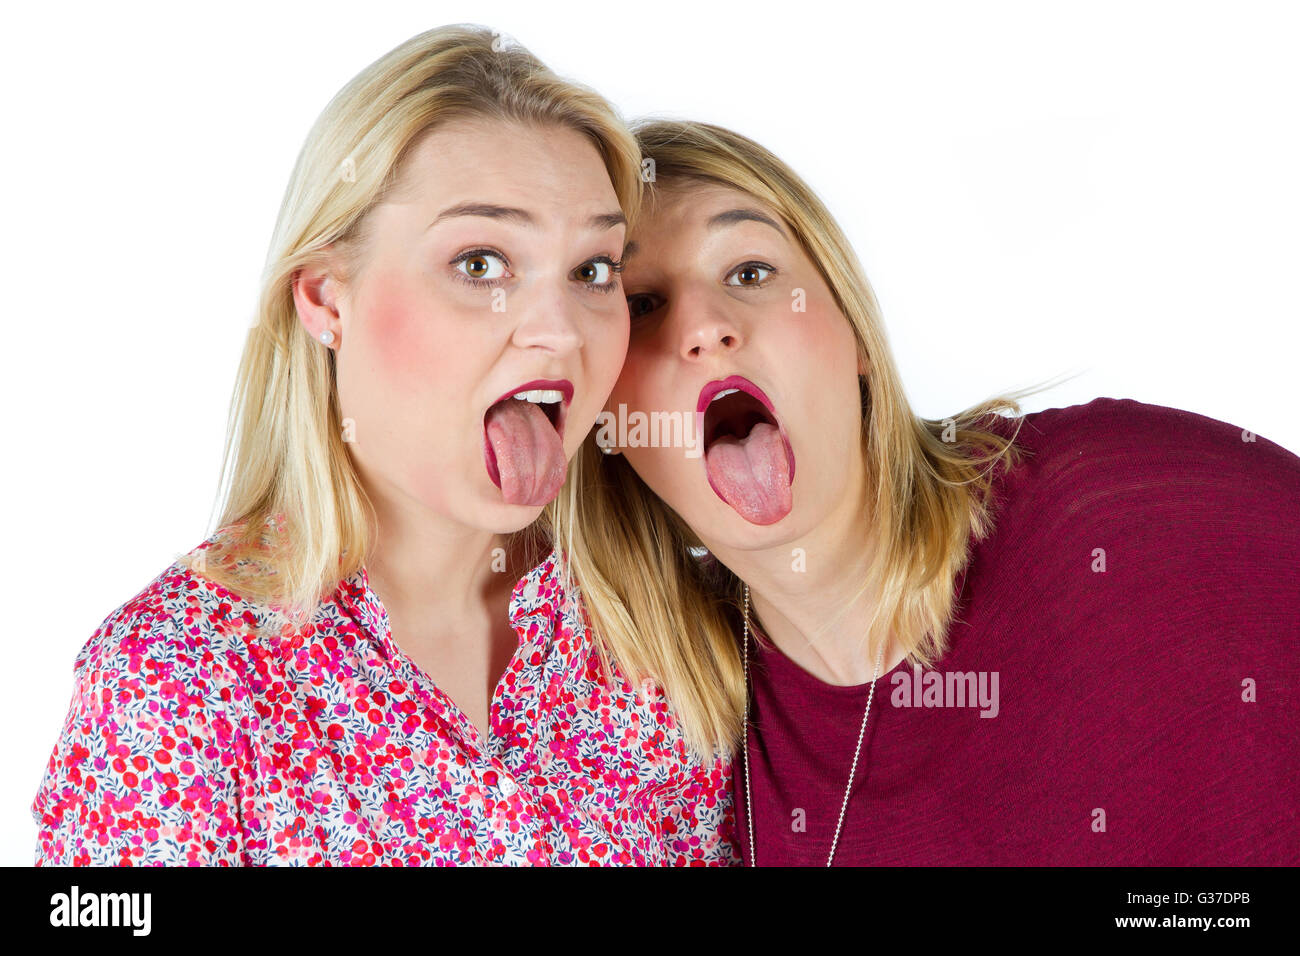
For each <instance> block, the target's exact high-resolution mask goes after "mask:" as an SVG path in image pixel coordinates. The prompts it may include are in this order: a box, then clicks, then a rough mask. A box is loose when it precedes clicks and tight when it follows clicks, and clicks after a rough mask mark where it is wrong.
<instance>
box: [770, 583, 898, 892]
mask: <svg viewBox="0 0 1300 956" xmlns="http://www.w3.org/2000/svg"><path fill="white" fill-rule="evenodd" d="M885 643H888V642H885ZM884 656H885V644H881V645H880V651H879V652H878V653H877V654H876V673H875V674H874V675H873V676H872V678H871V690H870V691H869V692H868V693H867V709H866V711H865V712H864V713H863V715H862V727H861V728H859V730H858V745H857V746H856V747H854V748H853V766H852V767H850V768H849V782H848V783H847V784H846V785H845V787H844V802H843V803H841V804H840V818H839V820H838V821H837V822H836V824H835V838H834V839H833V840H831V852H830V855H829V856H827V857H826V865H827V866H830V865H831V861H832V860H834V859H835V848H836V847H837V846H839V842H840V828H841V827H843V826H844V811H845V810H847V809H848V808H849V795H850V794H851V793H852V792H853V778H854V777H855V776H857V772H858V755H859V754H860V753H861V752H862V738H863V736H864V735H865V734H866V732H867V717H869V716H870V715H871V699H872V698H873V697H875V696H876V679H877V678H878V677H880V662H881V660H882V659H883V658H884ZM752 697H753V692H752V691H751V690H750V684H749V585H748V584H746V585H745V820H746V822H747V823H748V824H749V865H750V866H757V865H758V863H757V860H758V857H757V855H756V853H755V850H754V805H753V802H752V801H751V800H750V796H749V707H750V702H751V698H752Z"/></svg>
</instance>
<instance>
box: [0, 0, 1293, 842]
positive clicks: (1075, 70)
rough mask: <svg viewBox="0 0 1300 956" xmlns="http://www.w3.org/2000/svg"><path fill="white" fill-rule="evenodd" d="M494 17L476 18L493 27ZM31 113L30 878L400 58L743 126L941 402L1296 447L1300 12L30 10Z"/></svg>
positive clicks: (24, 816)
mask: <svg viewBox="0 0 1300 956" xmlns="http://www.w3.org/2000/svg"><path fill="white" fill-rule="evenodd" d="M488 17H490V18H491V19H479V18H488ZM5 19H6V21H7V22H6V26H5V29H4V36H3V38H0V90H3V93H0V96H2V97H3V107H4V112H3V120H4V122H3V133H2V134H0V135H3V137H4V142H3V147H4V148H3V169H4V172H5V175H4V181H3V195H4V198H5V207H6V209H5V212H6V217H5V218H6V222H5V224H4V225H5V227H4V229H3V238H2V239H0V243H3V250H2V251H3V258H2V259H0V261H2V262H3V264H4V287H3V294H4V304H5V312H6V314H5V315H4V317H3V334H4V341H3V348H0V354H2V355H3V361H4V375H3V377H2V379H0V388H3V396H2V399H3V415H4V424H5V436H6V438H7V441H6V443H5V456H6V465H5V468H4V470H3V482H4V489H3V490H4V500H5V502H6V505H7V514H6V515H5V520H4V528H5V541H6V545H5V547H4V548H3V559H2V560H3V576H2V580H3V587H4V594H3V595H2V596H0V597H2V598H3V601H4V606H3V614H4V632H3V639H4V641H5V646H6V648H7V657H8V660H7V666H6V668H5V685H6V686H5V687H4V692H3V694H2V695H0V700H2V701H3V704H2V705H0V706H2V707H3V710H2V711H0V726H3V728H4V729H5V733H4V735H3V747H4V755H3V760H4V762H3V767H4V771H3V783H2V784H0V863H3V864H20V865H26V864H29V863H30V862H31V860H32V858H33V854H34V846H35V826H34V824H33V823H32V820H31V817H30V813H29V809H28V808H29V806H30V803H31V799H32V797H33V796H34V795H35V792H36V789H37V786H38V785H39V783H40V778H41V774H42V772H43V769H44V765H45V762H46V760H47V759H48V757H49V754H50V750H51V749H52V747H53V745H54V742H55V740H56V738H57V736H58V733H59V729H60V726H61V723H62V720H63V717H64V714H65V712H66V708H67V706H68V702H69V698H70V696H71V692H72V663H73V659H74V657H75V655H76V653H77V651H78V650H79V649H80V648H81V646H82V644H83V643H84V642H85V640H86V639H87V638H88V637H89V636H90V634H91V632H92V631H93V630H94V629H95V627H96V626H97V625H98V624H99V622H100V621H102V620H103V619H104V618H105V617H106V616H107V615H108V614H109V613H110V612H111V611H113V609H114V608H116V607H118V606H120V605H121V604H123V603H124V602H125V601H127V600H128V599H129V598H130V597H131V596H132V595H134V594H136V593H137V592H138V591H139V590H140V589H141V588H143V587H144V586H145V585H146V584H147V583H148V582H149V581H150V579H152V578H153V577H154V576H155V575H156V574H158V573H159V572H160V571H161V570H162V569H163V568H164V567H166V565H167V564H169V563H170V562H171V561H172V559H173V558H174V557H175V556H176V555H177V553H178V552H182V551H187V550H189V549H190V548H192V547H194V546H195V545H196V544H198V543H199V542H200V541H201V540H202V539H203V538H204V537H205V536H206V535H207V534H208V533H209V532H210V530H211V528H210V525H209V521H210V519H211V518H212V517H213V513H212V512H213V505H214V498H215V495H216V491H217V478H218V471H219V467H220V456H221V450H222V441H223V437H224V427H225V417H226V410H227V405H228V402H229V398H230V392H231V388H232V385H233V381H234V375H235V369H236V365H237V362H238V358H239V354H240V351H241V349H242V346H243V342H244V336H245V333H246V330H247V328H248V326H249V323H250V321H251V319H252V310H253V307H254V302H255V297H256V291H257V280H258V277H259V275H260V272H261V268H262V264H263V258H264V256H265V252H266V247H267V243H268V241H269V238H270V234H271V229H272V225H273V222H274V217H275V214H276V211H277V210H278V208H279V203H280V199H281V195H282V192H283V190H284V187H285V184H286V182H287V180H288V176H289V172H290V169H291V167H292V165H293V162H294V159H295V157H296V155H297V152H298V149H299V147H300V146H301V144H302V141H303V138H304V137H305V135H306V133H307V130H308V128H309V127H310V125H311V123H312V122H313V120H314V119H315V118H316V116H317V115H318V114H319V112H320V111H321V110H322V109H323V108H324V106H325V104H326V102H327V101H328V100H329V98H330V97H331V96H332V95H333V94H334V93H335V92H336V91H337V90H338V89H339V88H340V87H341V86H342V85H343V84H344V83H345V82H346V81H347V80H348V79H350V78H351V77H352V76H353V75H355V74H356V73H357V72H359V71H360V70H361V69H362V68H363V67H365V66H366V65H367V64H369V63H370V62H372V61H373V60H375V59H377V58H378V57H379V56H381V55H382V54H384V53H385V52H387V51H388V50H389V49H391V48H392V47H394V46H396V45H398V44H399V43H401V42H403V41H404V40H406V39H407V38H409V37H411V36H413V35H414V34H416V33H419V32H421V31H423V30H425V29H428V28H430V27H433V26H437V25H439V24H442V23H449V22H458V21H464V20H477V22H483V23H486V24H487V25H489V26H492V27H495V28H497V29H499V30H501V31H502V32H504V33H507V34H509V35H511V36H513V37H514V38H516V39H517V40H518V41H519V42H521V43H523V44H524V45H525V46H528V47H529V48H530V49H532V51H533V52H534V53H536V54H537V55H538V56H540V57H541V58H542V59H543V60H544V61H546V62H547V63H548V64H549V65H550V66H551V67H552V68H553V69H555V70H557V71H558V72H560V73H562V74H565V75H568V76H571V77H573V78H575V79H578V80H581V81H583V82H585V83H587V84H589V85H592V86H594V87H595V88H597V89H598V90H600V91H601V92H602V93H604V94H605V95H606V96H608V97H609V98H610V99H611V100H612V101H613V102H614V103H615V104H617V105H618V106H619V108H620V109H621V110H622V111H623V113H624V115H625V116H627V117H628V118H633V117H637V116H641V115H645V114H648V113H654V114H658V115H666V116H683V117H687V118H693V119H700V120H706V121H710V122H715V123H720V124H722V125H725V126H730V127H733V128H735V129H737V130H738V131H740V132H742V133H745V134H746V135H748V136H751V137H752V138H754V139H757V140H758V141H759V142H761V143H763V144H764V145H766V146H768V147H769V148H771V149H772V150H773V151H775V152H776V153H777V154H778V155H779V156H781V157H782V158H784V159H785V160H786V161H787V162H789V163H790V164H791V165H792V166H793V167H794V168H795V169H796V170H797V171H799V172H800V173H801V174H802V175H803V176H804V177H805V178H806V179H807V180H808V181H809V182H810V183H811V185H812V186H813V188H814V189H816V190H817V191H818V192H819V193H820V194H821V196H822V197H823V198H824V199H825V200H826V202H827V204H828V206H829V207H830V209H831V210H832V212H833V213H834V214H835V215H836V216H837V218H838V219H839V220H840V222H841V224H842V225H843V226H844V227H845V230H846V231H847V233H848V234H849V237H850V239H851V240H852V241H853V243H854V245H855V247H856V248H857V250H858V253H859V255H860V257H861V259H862V261H863V263H864V265H865V267H866V271H867V274H868V276H869V277H870V279H871V281H872V283H873V285H874V288H875V290H876V293H877V295H878V297H879V299H880V302H881V305H882V307H883V310H884V315H885V319H886V322H887V326H888V330H889V333H890V336H891V338H892V343H893V347H894V349H895V353H896V357H897V359H898V361H899V364H900V366H901V370H902V374H903V378H904V381H905V382H906V384H907V387H908V390H909V394H910V396H911V399H912V401H913V403H914V405H915V407H916V409H917V411H918V412H920V413H921V414H923V415H926V416H928V417H942V416H944V415H946V414H949V413H951V412H954V411H957V410H959V409H961V408H965V407H967V406H969V405H971V404H973V403H975V402H977V401H979V400H981V399H983V398H985V397H988V396H990V395H993V394H995V393H998V392H1002V391H1005V390H1007V389H1009V388H1013V387H1017V386H1021V385H1026V384H1029V383H1032V382H1037V381H1040V380H1043V379H1048V378H1051V377H1054V376H1058V375H1063V374H1070V373H1081V374H1079V375H1078V377H1076V378H1074V379H1073V380H1071V381H1069V382H1068V383H1067V384H1065V385H1063V386H1061V387H1059V388H1057V389H1055V390H1053V391H1051V392H1048V393H1046V394H1043V395H1039V396H1036V397H1035V398H1033V399H1032V400H1030V401H1029V402H1028V403H1027V404H1028V408H1029V409H1030V410H1037V409H1041V408H1045V407H1052V406H1061V405H1071V404H1076V403H1079V402H1086V401H1088V400H1090V399H1091V398H1094V397H1096V396H1098V395H1108V396H1113V397H1120V398H1136V399H1139V400H1141V401H1145V402H1151V403H1156V404H1162V405H1172V406H1177V407H1181V408H1187V409H1191V410H1193V411H1197V412H1200V413H1202V414H1205V415H1209V416H1211V417H1214V418H1219V419H1222V420H1224V421H1229V422H1232V423H1234V424H1236V425H1239V426H1241V427H1243V428H1249V429H1251V430H1253V431H1255V432H1257V433H1258V434H1260V435H1262V436H1264V437H1266V438H1269V439H1272V440H1274V441H1276V442H1278V443H1280V444H1282V445H1284V446H1286V447H1287V448H1290V449H1291V450H1293V451H1300V421H1297V416H1296V412H1295V402H1294V400H1295V398H1296V396H1297V386H1296V362H1297V354H1298V350H1297V344H1298V343H1300V336H1298V335H1297V331H1296V329H1297V323H1298V321H1300V309H1298V308H1297V304H1296V298H1297V297H1296V280H1297V278H1298V277H1300V276H1298V272H1300V270H1297V262H1300V257H1298V256H1297V252H1298V251H1300V248H1298V247H1300V239H1298V238H1297V236H1298V233H1297V223H1300V189H1298V187H1297V177H1296V170H1297V169H1300V103H1298V102H1297V100H1298V99H1300V95H1298V92H1297V91H1300V57H1297V55H1296V50H1297V49H1300V5H1297V4H1292V3H1261V2H1243V0H1234V2H1231V3H1229V2H1218V3H1191V2H1181V3H1155V2H1134V0H1126V2H1122V3H1111V2H1096V0H1091V2H1086V3H1084V2H1080V3H1052V2H1035V3H1005V2H1003V3H987V2H986V3H974V2H967V3H917V2H907V3H903V2H896V3H853V4H849V3H845V4H844V5H843V6H842V8H839V9H837V8H836V7H834V6H832V5H829V4H821V3H806V2H801V3H792V4H790V5H788V6H787V5H770V6H769V5H762V4H758V3H752V2H751V3H744V4H722V3H718V4H705V3H700V2H692V3H670V2H659V0H656V2H654V3H645V4H639V3H633V4H623V3H590V2H588V3H551V2H546V3H539V2H519V3H514V2H505V0H497V2H494V3H490V4H464V3H445V2H427V0H426V2H418V3H381V2H369V0H368V2H364V3H357V2H345V3H324V2H320V0H313V2H310V3H265V2H262V3H256V4H248V5H247V6H241V5H239V4H234V3H226V4H223V5H222V6H221V7H220V9H218V8H215V7H214V8H212V10H211V11H210V12H209V13H207V14H202V13H198V12H194V11H191V10H189V9H184V10H181V9H178V8H177V7H176V6H175V5H167V6H163V5H158V6H143V5H124V6H122V5H115V6H113V7H111V8H110V7H107V6H91V5H89V4H86V5H84V6H79V5H77V4H59V5H58V6H57V7H56V6H53V5H39V6H38V5H35V4H25V5H23V7H22V9H21V12H16V11H15V10H10V11H8V12H7V14H6V18H5Z"/></svg>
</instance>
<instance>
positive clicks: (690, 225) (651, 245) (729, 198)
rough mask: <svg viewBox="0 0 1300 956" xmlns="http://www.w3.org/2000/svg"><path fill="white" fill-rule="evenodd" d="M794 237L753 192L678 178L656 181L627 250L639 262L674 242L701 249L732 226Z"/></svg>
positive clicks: (772, 236)
mask: <svg viewBox="0 0 1300 956" xmlns="http://www.w3.org/2000/svg"><path fill="white" fill-rule="evenodd" d="M733 230H734V231H735V232H737V233H742V232H743V233H745V234H750V235H752V234H753V232H752V230H757V231H758V234H760V235H761V234H767V235H768V236H770V238H773V239H777V238H780V239H785V240H788V239H789V232H788V227H787V226H785V225H784V224H783V222H782V217H781V216H780V214H778V213H777V212H776V211H775V210H773V209H772V208H771V207H770V206H768V205H767V204H766V203H763V202H762V201H760V200H758V199H755V198H754V197H753V196H751V195H750V194H749V193H747V192H744V191H742V190H740V189H735V188H733V187H730V186H724V185H721V184H717V183H707V182H698V181H694V180H678V181H670V182H663V183H659V184H657V185H656V186H655V187H654V189H653V191H652V192H650V193H648V194H647V196H646V199H645V200H644V203H643V205H642V207H641V214H640V216H639V218H638V219H637V225H636V228H635V229H634V230H633V231H632V233H631V234H630V235H629V237H628V239H629V242H628V247H627V252H628V254H629V255H630V256H632V257H633V258H632V261H633V262H635V261H636V258H637V257H638V255H640V257H642V261H644V259H645V258H648V257H649V255H652V254H653V253H654V252H655V251H656V250H662V249H664V248H665V247H667V246H670V245H674V244H677V245H681V244H687V245H689V246H690V247H691V248H693V249H696V250H701V249H702V248H703V247H702V242H703V241H705V240H706V239H711V238H712V237H713V236H715V235H716V236H723V235H725V234H726V233H727V232H729V231H733Z"/></svg>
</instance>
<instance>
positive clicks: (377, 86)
mask: <svg viewBox="0 0 1300 956" xmlns="http://www.w3.org/2000/svg"><path fill="white" fill-rule="evenodd" d="M456 119H489V120H491V119H499V120H503V121H510V122H518V123H527V124H540V125H558V126H561V127H565V128H569V129H572V130H576V131H577V132H579V133H581V134H583V135H584V136H586V137H587V138H588V139H589V140H590V141H591V143H592V144H593V145H594V146H595V148H596V149H597V151H598V152H599V154H600V156H601V158H602V160H603V161H604V165H605V168H606V170H607V171H608V172H609V177H610V180H611V182H612V184H613V187H614V191H615V193H616V194H617V197H618V202H619V205H620V207H621V208H622V210H623V213H624V215H626V216H627V217H628V220H629V223H631V222H632V221H633V219H634V217H635V215H636V212H637V209H638V207H639V205H640V198H641V191H642V179H641V175H640V152H639V150H638V149H637V146H636V142H635V140H634V139H633V138H632V135H631V133H630V132H629V131H628V129H627V127H626V126H625V125H624V124H623V121H622V120H621V118H620V117H619V115H618V113H617V111H616V110H615V109H614V108H613V107H612V106H611V105H610V104H609V103H608V102H607V101H606V100H604V99H603V98H602V97H601V96H600V95H598V94H597V93H595V92H594V91H592V90H591V89H589V88H587V87H585V86H581V85H579V84H576V83H573V82H571V81H569V80H566V79H563V78H561V77H559V76H557V75H556V74H554V73H552V72H551V71H550V70H549V69H548V68H547V67H546V66H545V65H544V64H543V63H541V62H540V61H539V60H538V59H537V58H536V57H534V56H533V55H532V54H531V53H529V52H528V51H527V50H526V49H524V48H523V47H521V46H519V45H517V44H514V43H511V42H508V41H505V40H504V39H503V38H501V37H498V36H497V35H496V34H495V33H494V32H493V31H490V30H488V29H486V28H484V27H477V26H472V25H455V26H447V27H440V28H437V29H433V30H429V31H427V32H424V33H421V34H419V35H417V36H415V37H412V38H411V39H410V40H408V41H406V42H405V43H403V44H401V45H400V46H398V47H396V48H395V49H393V50H392V51H390V52H389V53H387V54H385V55H384V56H382V57H380V58H379V59H378V60H376V61H375V62H374V63H372V64H371V65H370V66H368V67H366V68H365V69H364V70H362V71H361V72H360V73H359V74H358V75H357V76H356V77H354V78H353V79H352V80H351V81H350V82H349V83H348V84H347V85H346V86H344V87H343V89H342V90H340V91H339V92H338V94H336V95H335V96H334V98H333V99H332V100H331V101H330V103H329V104H328V105H327V106H326V108H325V110H324V111H323V112H322V113H321V115H320V117H319V118H318V119H317V120H316V122H315V124H314V125H313V126H312V129H311V131H310V132H309V133H308V136H307V139H306V142H305V143H304V145H303V147H302V151H301V152H300V153H299V155H298V160H297V162H296V164H295V166H294V169H293V174H292V176H291V177H290V179H289V184H288V188H287V189H286V190H285V194H284V199H283V202H282V204H281V206H280V213H279V217H278V219H277V221H276V226H275V231H274V234H273V236H272V239H271V245H270V249H269V251H268V254H267V260H266V267H265V270H264V272H263V275H262V282H261V292H260V296H259V299H258V304H257V316H256V318H257V321H256V323H255V324H254V326H253V328H252V329H251V330H250V332H249V334H248V341H247V343H246V345H245V347H244V353H243V358H242V360H241V362H240V366H239V372H238V376H237V379H236V383H235V391H234V397H233V399H232V401H231V408H230V420H229V430H228V433H227V439H226V448H225V456H224V463H223V467H222V482H221V484H222V485H223V486H224V485H225V484H226V479H227V475H228V476H229V487H228V489H227V491H226V494H225V503H224V507H223V508H222V513H221V517H220V519H219V521H218V522H217V525H218V533H217V534H216V536H215V538H216V540H215V542H213V543H212V544H211V546H210V547H207V548H205V549H202V550H200V551H198V552H197V553H196V554H193V555H192V556H191V557H190V559H189V560H188V561H187V562H186V563H187V564H189V566H190V567H191V568H192V569H194V570H196V571H197V570H201V573H202V574H204V575H205V576H206V577H208V578H210V579H212V580H214V581H216V582H217V583H219V584H221V585H224V586H226V587H228V588H230V589H231V590H232V591H235V592H236V593H238V594H239V595H241V596H242V597H244V598H246V599H248V600H251V601H256V602H259V603H263V604H266V605H269V606H271V607H273V608H275V609H276V610H279V611H281V612H285V613H287V614H288V616H289V617H290V618H293V619H299V620H300V619H301V618H302V617H303V616H305V615H306V614H308V613H309V612H310V611H311V610H312V609H313V608H314V607H315V606H316V605H317V604H318V603H319V601H320V600H321V599H322V597H325V596H327V595H328V593H329V592H330V591H331V590H332V589H333V588H334V587H336V586H337V583H338V581H339V580H341V579H342V578H344V577H347V576H348V575H350V574H352V573H353V572H355V571H356V570H357V569H358V568H359V567H361V566H362V565H363V564H364V563H365V560H366V556H367V553H368V551H369V549H370V548H371V547H372V542H371V540H370V537H371V533H372V532H371V528H372V524H371V522H372V520H373V515H374V512H373V507H372V505H371V503H370V501H369V499H368V498H367V496H366V493H365V490H364V488H363V487H362V484H361V481H360V480H359V477H358V474H357V472H356V471H355V470H354V467H353V464H352V460H351V457H350V456H349V453H348V450H347V447H346V444H345V442H344V440H343V434H342V427H343V423H342V421H341V417H340V409H339V403H338V392H337V389H336V383H335V367H334V352H333V350H331V349H327V348H323V347H321V345H320V344H319V343H317V342H315V341H313V340H312V338H311V336H310V335H309V333H308V332H307V331H306V329H305V328H304V327H303V325H302V323H301V322H300V321H299V320H298V315H297V310H296V308H295V305H294V301H293V291H292V287H293V281H294V277H295V275H296V274H297V273H298V272H299V271H300V270H302V269H304V268H310V267H314V266H317V265H321V264H323V263H324V262H325V261H326V258H325V257H326V253H327V250H326V247H327V246H333V247H334V249H335V250H337V254H338V256H339V258H341V259H342V261H343V273H344V274H343V275H342V276H341V278H342V279H343V281H344V282H346V281H348V278H349V276H351V275H354V274H355V271H354V270H355V269H357V268H358V266H359V264H360V263H361V262H362V261H363V259H364V251H365V247H366V235H365V233H366V228H367V224H368V223H369V221H370V220H369V217H368V215H367V214H368V213H369V212H370V210H371V209H373V208H374V207H375V206H376V205H378V204H379V203H381V202H383V201H384V200H385V199H386V198H390V197H391V196H392V195H393V192H394V190H395V188H399V186H400V181H401V172H402V169H403V161H404V159H405V158H406V157H407V156H408V155H409V154H410V152H411V151H412V150H413V149H414V148H415V146H416V145H417V144H418V142H419V141H420V139H421V138H422V137H423V136H424V135H425V134H427V133H428V132H430V131H432V130H434V129H436V128H438V127H439V126H441V125H443V124H444V123H447V122H448V121H451V120H456ZM218 497H219V498H220V497H221V495H220V492H219V494H218ZM525 530H526V531H527V530H528V529H525ZM533 530H534V532H535V531H536V530H537V529H533ZM534 540H535V538H534Z"/></svg>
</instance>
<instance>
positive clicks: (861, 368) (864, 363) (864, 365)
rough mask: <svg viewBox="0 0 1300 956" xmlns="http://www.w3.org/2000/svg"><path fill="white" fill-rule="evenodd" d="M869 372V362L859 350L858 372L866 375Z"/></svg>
mask: <svg viewBox="0 0 1300 956" xmlns="http://www.w3.org/2000/svg"><path fill="white" fill-rule="evenodd" d="M870 372H871V362H869V361H868V360H867V357H866V356H865V355H863V354H862V353H861V352H859V353H858V374H859V375H867V374H869V373H870Z"/></svg>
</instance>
